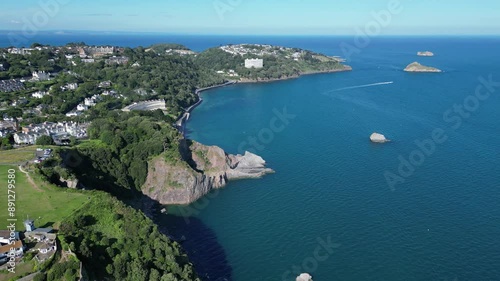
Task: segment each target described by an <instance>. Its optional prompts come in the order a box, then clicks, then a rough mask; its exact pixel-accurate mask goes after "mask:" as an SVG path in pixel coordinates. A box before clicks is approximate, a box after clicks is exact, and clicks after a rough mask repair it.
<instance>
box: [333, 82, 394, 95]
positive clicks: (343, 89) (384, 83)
mask: <svg viewBox="0 0 500 281" xmlns="http://www.w3.org/2000/svg"><path fill="white" fill-rule="evenodd" d="M393 83H394V81H388V82H379V83H373V84H366V85H359V86H352V87H344V88H340V89H336V90H331V91H329V92H328V93H331V92H338V91H345V90H352V89H359V88H368V87H376V86H382V85H389V84H393Z"/></svg>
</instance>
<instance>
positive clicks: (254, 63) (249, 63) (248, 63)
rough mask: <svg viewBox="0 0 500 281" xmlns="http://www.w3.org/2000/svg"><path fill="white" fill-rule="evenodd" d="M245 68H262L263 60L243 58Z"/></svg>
mask: <svg viewBox="0 0 500 281" xmlns="http://www.w3.org/2000/svg"><path fill="white" fill-rule="evenodd" d="M245 67H246V68H263V67H264V60H263V59H246V60H245Z"/></svg>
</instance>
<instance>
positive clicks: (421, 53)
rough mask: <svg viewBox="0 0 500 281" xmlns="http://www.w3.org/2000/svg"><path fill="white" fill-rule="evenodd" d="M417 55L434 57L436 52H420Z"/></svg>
mask: <svg viewBox="0 0 500 281" xmlns="http://www.w3.org/2000/svg"><path fill="white" fill-rule="evenodd" d="M417 56H419V57H433V56H434V53H433V52H430V51H425V52H418V53H417Z"/></svg>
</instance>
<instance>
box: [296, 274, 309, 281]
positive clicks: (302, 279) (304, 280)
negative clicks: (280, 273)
mask: <svg viewBox="0 0 500 281" xmlns="http://www.w3.org/2000/svg"><path fill="white" fill-rule="evenodd" d="M295 280H296V281H313V280H312V276H311V275H309V274H307V273H302V274H301V275H299V276H298V277H297V279H295Z"/></svg>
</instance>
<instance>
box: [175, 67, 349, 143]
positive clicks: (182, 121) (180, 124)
mask: <svg viewBox="0 0 500 281" xmlns="http://www.w3.org/2000/svg"><path fill="white" fill-rule="evenodd" d="M347 71H352V67H351V66H348V65H344V68H342V69H333V70H318V71H310V72H303V73H300V74H298V75H294V76H288V77H284V78H272V79H267V80H252V79H246V78H245V79H246V80H243V81H241V80H240V81H236V80H231V81H228V82H226V83H224V84H219V85H214V86H211V87H206V88H200V89H196V90H195V94H196V95H197V96H198V101H197V102H196V103H195V104H193V105H191V106H190V107H188V108H187V109H186V110H185V111H184V113H183V114H182V115H181V116H180V117H179V118H177V120H176V121H175V123H174V124H175V127H176V128H177V129H178V130H179V131H180V132H181V134H182V135H183V136H184V137H185V133H186V132H185V129H186V128H185V126H186V123H187V121H188V120H189V117H190V115H191V112H192V111H193V110H194V109H195V108H196V107H198V106H199V105H200V104H201V103H202V102H203V99H202V98H201V95H200V94H201V93H202V92H205V91H208V90H212V89H216V88H222V87H226V86H230V85H235V84H254V83H270V82H277V81H286V80H291V79H297V78H300V77H302V76H306V75H314V74H327V73H337V72H347Z"/></svg>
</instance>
